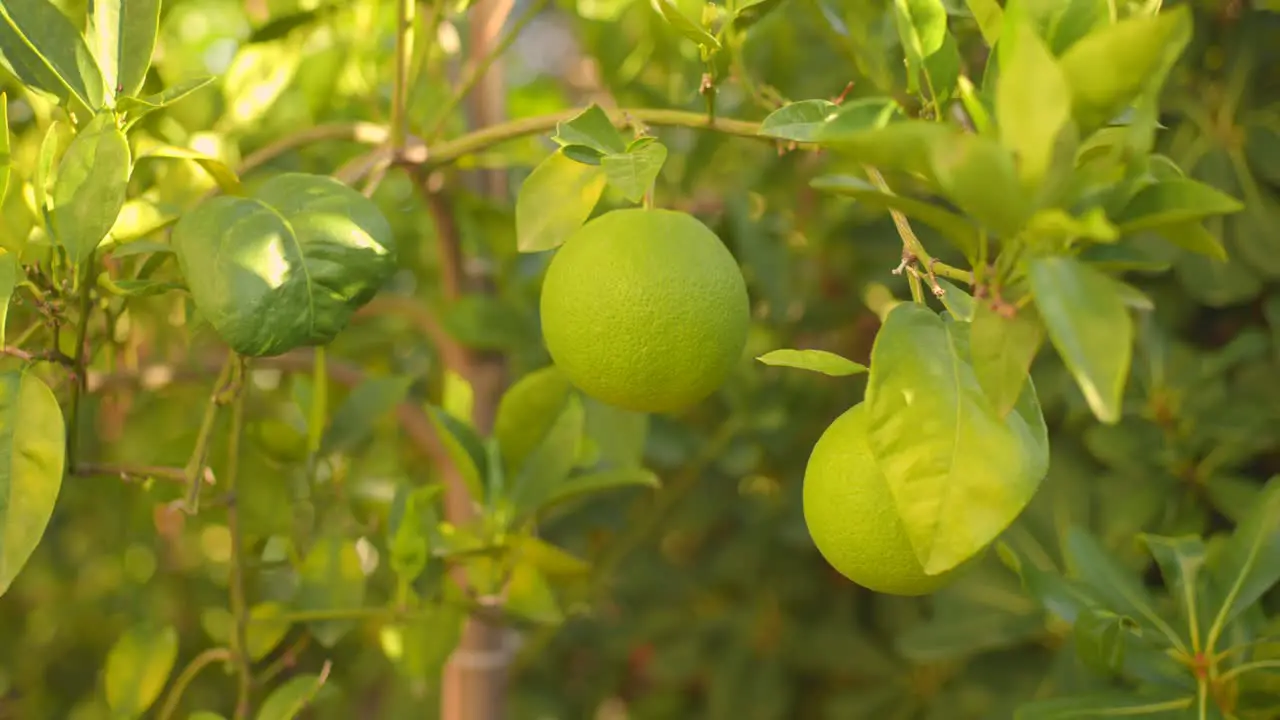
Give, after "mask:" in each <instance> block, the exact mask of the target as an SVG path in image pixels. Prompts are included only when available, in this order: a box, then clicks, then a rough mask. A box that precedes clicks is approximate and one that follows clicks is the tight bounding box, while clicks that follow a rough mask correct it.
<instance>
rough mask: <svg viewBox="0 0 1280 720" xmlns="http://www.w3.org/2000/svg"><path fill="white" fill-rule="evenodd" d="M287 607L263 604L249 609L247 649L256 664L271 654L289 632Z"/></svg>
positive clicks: (246, 629)
mask: <svg viewBox="0 0 1280 720" xmlns="http://www.w3.org/2000/svg"><path fill="white" fill-rule="evenodd" d="M284 615H285V607H284V606H283V605H281V604H280V603H278V602H262V603H258V604H257V605H254V606H253V607H252V608H250V609H249V622H248V623H247V624H246V626H245V649H247V650H248V651H249V657H251V658H253V660H254V661H255V662H257V661H258V660H261V659H263V658H265V657H266V656H268V655H270V654H271V651H272V650H275V649H276V647H277V646H279V645H280V641H281V640H284V636H285V635H286V634H288V632H289V621H288V620H286V619H285V618H284V617H283V616H284Z"/></svg>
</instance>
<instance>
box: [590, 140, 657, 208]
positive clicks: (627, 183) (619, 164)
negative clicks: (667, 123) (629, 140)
mask: <svg viewBox="0 0 1280 720" xmlns="http://www.w3.org/2000/svg"><path fill="white" fill-rule="evenodd" d="M643 139H650V140H652V142H647V143H643V144H641V145H639V146H634V145H633V146H632V147H631V148H629V149H628V150H627V151H626V152H624V153H618V154H613V155H605V156H604V157H603V158H602V159H601V161H600V164H601V166H602V167H603V168H604V175H605V178H606V179H607V180H608V182H609V184H610V185H612V186H613V187H614V188H615V189H617V191H618V192H620V193H622V196H623V197H625V198H626V199H628V200H630V201H631V202H640V200H641V199H643V198H644V194H645V193H646V192H648V191H649V188H651V187H653V182H654V180H656V179H657V177H658V173H660V172H662V164H663V163H665V162H666V161H667V146H666V145H663V144H662V143H660V142H658V141H657V140H655V139H652V138H643Z"/></svg>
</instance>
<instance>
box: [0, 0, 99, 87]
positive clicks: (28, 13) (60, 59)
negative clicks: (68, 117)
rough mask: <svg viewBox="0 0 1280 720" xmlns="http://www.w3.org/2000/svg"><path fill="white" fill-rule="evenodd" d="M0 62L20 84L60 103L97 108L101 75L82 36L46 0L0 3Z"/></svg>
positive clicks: (59, 11) (18, 0)
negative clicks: (73, 101) (72, 102)
mask: <svg viewBox="0 0 1280 720" xmlns="http://www.w3.org/2000/svg"><path fill="white" fill-rule="evenodd" d="M0 64H2V65H4V66H5V68H6V69H8V70H9V71H10V72H12V73H13V74H14V75H15V76H16V77H17V78H18V79H19V80H21V81H22V83H23V84H24V85H26V86H28V87H30V88H32V89H34V90H39V91H42V92H44V93H47V94H49V95H52V96H53V97H55V98H57V100H58V102H59V103H62V104H66V103H68V101H69V100H70V99H71V98H75V99H76V100H77V101H78V102H80V103H81V104H82V105H84V106H85V107H87V108H88V109H89V110H90V111H96V110H97V109H98V108H100V107H102V88H103V85H102V73H101V72H99V70H98V65H97V63H95V62H94V60H93V54H92V53H90V52H89V47H88V46H87V45H85V42H84V38H83V37H81V35H80V31H79V30H77V29H76V26H75V25H73V24H71V21H70V20H68V19H67V16H66V15H63V14H62V11H61V10H59V9H58V8H57V6H55V5H54V4H53V3H51V2H49V0H5V2H4V4H3V5H0Z"/></svg>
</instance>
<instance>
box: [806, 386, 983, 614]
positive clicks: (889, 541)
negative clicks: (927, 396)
mask: <svg viewBox="0 0 1280 720" xmlns="http://www.w3.org/2000/svg"><path fill="white" fill-rule="evenodd" d="M867 418H868V415H867V410H866V405H865V404H864V403H858V404H857V405H854V406H853V407H852V408H850V409H849V410H847V411H845V412H844V414H843V415H841V416H840V417H838V418H836V420H835V421H834V422H832V423H831V425H830V426H829V427H828V428H827V429H826V431H824V432H823V434H822V437H820V438H819V439H818V442H817V444H815V445H814V447H813V452H812V453H811V454H810V456H809V463H808V465H807V466H806V467H805V474H804V488H803V491H802V492H803V504H804V520H805V525H807V526H808V528H809V535H810V537H812V538H813V543H814V545H816V546H817V548H818V552H819V553H821V554H822V557H823V558H824V559H825V560H826V561H827V562H828V563H829V564H830V565H831V566H832V567H833V568H835V569H836V570H837V571H839V573H840V574H841V575H844V576H845V577H846V578H848V579H850V580H852V581H853V582H855V583H857V584H859V585H861V586H863V587H865V588H867V589H869V590H874V591H876V592H879V593H886V594H890V595H908V596H910V595H927V594H929V593H932V592H935V591H937V590H939V589H941V588H942V587H944V586H946V585H949V584H951V583H952V582H953V581H954V580H955V579H956V577H957V576H958V575H960V574H961V573H962V572H963V571H964V570H965V569H966V568H967V567H969V566H970V565H972V563H973V561H972V560H970V561H968V562H965V563H962V564H961V565H959V566H958V567H956V568H954V569H952V570H949V571H947V572H944V573H941V574H939V575H927V574H925V571H924V567H923V566H922V565H921V564H920V561H919V560H918V559H917V557H916V554H915V551H914V550H913V549H912V547H911V541H910V539H909V538H908V537H907V532H906V528H905V527H904V526H903V524H902V520H901V519H900V518H899V516H898V512H897V510H896V508H895V507H894V503H893V496H892V495H891V494H890V490H889V485H888V483H887V481H886V480H885V477H884V474H883V473H882V472H881V471H880V468H879V467H878V466H877V465H876V461H875V458H874V457H873V456H872V454H871V448H870V446H869V445H868V444H867Z"/></svg>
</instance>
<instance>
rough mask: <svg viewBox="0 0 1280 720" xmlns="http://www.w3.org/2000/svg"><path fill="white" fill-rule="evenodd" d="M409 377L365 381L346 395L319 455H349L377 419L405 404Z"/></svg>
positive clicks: (370, 430)
mask: <svg viewBox="0 0 1280 720" xmlns="http://www.w3.org/2000/svg"><path fill="white" fill-rule="evenodd" d="M412 384H413V378H411V377H405V376H400V377H383V378H367V379H365V380H364V381H363V382H361V383H360V384H359V385H357V386H356V387H355V388H353V389H352V390H351V393H350V394H349V395H347V397H346V399H345V400H343V402H342V404H341V405H339V406H338V409H337V410H336V411H335V412H334V414H333V420H332V421H330V423H329V427H328V428H326V429H325V431H324V436H323V438H322V439H321V441H320V454H321V455H331V454H333V453H341V452H349V451H351V450H352V449H354V448H355V447H356V446H358V445H359V444H360V443H363V442H364V441H365V440H366V439H368V438H369V437H370V436H371V435H372V434H373V430H374V424H375V423H376V422H378V420H379V419H381V418H382V417H384V416H386V415H387V414H389V413H390V412H391V411H392V410H395V408H396V406H397V405H399V404H400V403H401V402H404V399H405V396H406V395H407V394H408V393H409V386H410V385H412Z"/></svg>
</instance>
